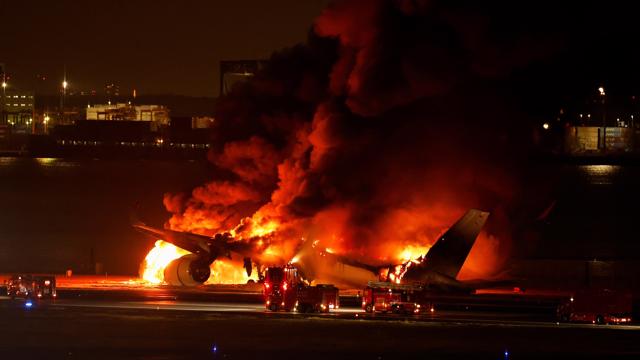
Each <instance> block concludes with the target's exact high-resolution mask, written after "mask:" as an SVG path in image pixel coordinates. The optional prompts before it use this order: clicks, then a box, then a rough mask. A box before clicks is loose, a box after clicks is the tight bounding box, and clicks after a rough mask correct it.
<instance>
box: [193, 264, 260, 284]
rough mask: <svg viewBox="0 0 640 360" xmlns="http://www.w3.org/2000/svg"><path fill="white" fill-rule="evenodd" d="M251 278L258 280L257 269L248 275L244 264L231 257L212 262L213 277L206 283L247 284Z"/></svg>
mask: <svg viewBox="0 0 640 360" xmlns="http://www.w3.org/2000/svg"><path fill="white" fill-rule="evenodd" d="M249 280H253V281H258V273H257V271H254V272H252V273H251V276H247V273H246V271H245V269H244V267H242V264H240V263H236V262H234V261H232V260H229V259H219V260H216V261H214V262H213V264H211V277H209V280H207V282H206V283H205V284H246V283H247V282H248V281H249Z"/></svg>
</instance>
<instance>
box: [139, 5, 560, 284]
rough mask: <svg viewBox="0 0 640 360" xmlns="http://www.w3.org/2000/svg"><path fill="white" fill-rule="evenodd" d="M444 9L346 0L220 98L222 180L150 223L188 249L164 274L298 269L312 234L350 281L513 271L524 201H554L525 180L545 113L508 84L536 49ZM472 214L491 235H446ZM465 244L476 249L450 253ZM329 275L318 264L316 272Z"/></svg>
mask: <svg viewBox="0 0 640 360" xmlns="http://www.w3.org/2000/svg"><path fill="white" fill-rule="evenodd" d="M431 4H432V2H430V1H391V0H381V1H375V2H370V1H354V0H345V1H339V2H335V3H332V4H331V5H330V6H329V7H328V8H327V9H326V10H325V11H324V12H323V13H322V15H320V16H319V18H318V19H317V20H316V21H315V23H314V28H313V31H311V32H310V34H309V38H308V41H307V42H306V43H305V44H300V45H297V46H294V47H292V48H289V49H284V50H282V51H280V52H277V53H275V54H274V55H273V56H272V57H271V59H270V60H269V61H268V62H267V63H265V65H264V68H263V69H262V70H261V71H259V72H257V73H256V74H255V76H253V77H252V79H251V81H247V82H244V83H242V84H238V86H236V87H235V88H234V89H233V91H231V92H230V93H228V94H226V95H225V96H223V97H221V98H220V99H219V100H218V101H217V103H216V114H215V117H216V125H215V126H216V128H215V131H214V137H215V138H214V139H213V141H212V146H211V149H210V152H209V154H208V160H209V161H210V163H211V166H212V168H213V169H214V170H213V171H212V172H213V173H215V174H216V176H215V179H212V180H211V181H209V182H207V183H205V184H202V185H200V186H197V187H196V188H194V189H192V190H191V191H190V192H185V193H168V194H165V196H164V199H163V203H164V206H165V208H166V210H167V211H168V212H169V213H170V218H169V219H168V220H167V222H166V224H165V227H166V228H167V230H158V229H153V228H150V227H148V226H146V225H140V226H138V229H139V230H141V231H143V232H146V233H147V234H148V235H151V236H152V237H153V239H154V240H158V239H162V240H164V241H167V242H170V243H173V244H175V245H176V246H177V247H179V248H181V249H184V250H187V251H188V252H189V253H188V254H183V253H180V254H177V253H175V249H172V250H171V249H169V250H170V251H172V252H173V255H171V256H168V257H162V256H160V257H159V258H161V259H165V260H164V261H165V262H166V261H167V260H166V259H171V260H168V261H169V263H170V264H171V265H170V266H169V264H165V266H164V267H163V266H160V268H163V270H162V271H161V272H162V274H161V275H162V277H163V281H165V282H167V283H173V284H198V283H203V282H205V281H206V279H207V278H208V275H210V273H211V272H212V270H211V269H212V266H213V267H215V266H216V264H223V263H227V264H228V263H229V262H230V261H231V262H233V263H234V264H237V266H235V267H234V268H238V269H243V268H244V269H245V273H246V269H247V268H250V267H253V269H255V268H256V267H257V268H259V267H260V266H259V264H265V265H271V264H273V265H284V264H286V262H287V261H290V260H292V259H293V260H295V258H296V253H297V252H298V251H297V249H299V247H300V244H301V243H302V241H301V239H302V238H304V239H308V241H307V242H305V244H306V246H307V247H310V246H311V245H310V244H313V242H314V241H315V240H319V241H320V242H319V244H322V246H320V245H318V247H317V249H318V250H319V249H320V248H321V247H326V248H328V249H330V250H328V251H319V252H322V253H325V256H324V258H325V259H330V258H336V259H340V261H338V263H337V265H336V266H335V267H336V268H338V267H341V266H342V267H344V268H347V269H350V271H349V272H350V273H351V275H353V276H351V275H348V276H346V277H347V279H345V280H346V282H349V278H351V279H353V281H352V282H357V283H358V284H359V285H358V286H361V284H362V282H363V281H364V280H365V279H370V278H372V277H376V276H377V272H378V271H379V270H378V269H381V268H382V269H386V270H385V271H386V274H387V276H388V277H389V280H391V281H398V279H401V280H402V279H404V280H409V279H423V280H425V279H434V280H433V281H437V282H439V283H449V284H450V285H451V286H452V287H461V286H460V285H461V284H459V283H458V282H459V280H458V279H462V278H466V279H470V278H487V277H490V276H492V275H494V274H495V273H497V272H498V271H500V270H502V269H500V267H501V266H502V265H503V264H504V263H505V262H506V259H507V258H508V254H509V253H510V251H511V244H512V242H511V236H512V234H514V233H515V231H517V229H519V225H520V224H521V223H525V222H526V219H527V217H529V214H528V212H529V211H528V210H520V209H522V208H524V206H521V205H522V204H523V203H524V204H525V205H526V208H527V209H529V208H530V209H535V208H536V207H538V205H539V204H537V203H538V202H540V203H544V204H545V206H546V204H548V201H547V199H545V198H544V196H539V197H536V198H535V199H530V196H527V191H528V192H529V193H534V192H532V191H530V187H525V186H523V184H524V183H525V179H526V178H527V176H525V175H526V172H525V166H524V164H526V163H525V162H523V161H522V159H526V158H527V155H528V154H529V151H530V149H531V148H533V145H534V140H535V139H534V138H533V137H532V135H531V132H530V131H529V130H530V129H529V128H528V126H529V121H531V119H528V118H526V117H524V116H523V115H522V113H521V112H520V111H519V110H518V109H514V108H513V106H511V105H510V104H513V101H511V98H510V96H512V95H513V92H511V91H510V90H509V89H510V88H509V84H511V83H510V82H508V81H507V82H506V83H502V81H503V80H504V79H508V78H509V72H510V71H512V70H515V69H519V68H520V67H521V66H525V65H526V63H527V61H528V58H527V54H528V52H527V51H526V50H527V48H528V47H529V46H528V44H521V43H511V42H507V43H504V44H503V43H500V46H497V47H496V44H494V43H493V42H492V34H493V32H491V31H490V29H492V24H485V22H483V21H467V20H466V19H467V17H466V15H465V12H464V11H461V10H460V9H458V8H457V7H450V6H449V5H448V4H447V3H446V2H441V3H440V5H439V6H432V5H431ZM354 20H357V21H354ZM485 26H486V28H485ZM476 28H477V29H476ZM443 44H446V46H443ZM503 55H504V56H503ZM498 59H499V60H500V61H511V60H513V61H514V64H510V66H506V65H505V66H501V69H504V71H503V72H501V73H499V74H498V73H496V72H494V71H493V68H492V67H491V66H490V65H491V62H492V61H494V60H498ZM515 59H517V61H515ZM536 61H537V60H536ZM536 127H537V125H536ZM536 186H537V185H536ZM540 193H542V192H540ZM467 209H491V210H492V215H491V219H490V220H489V221H488V223H487V225H486V227H485V228H484V229H483V231H482V232H481V234H480V235H478V240H477V241H476V242H475V245H474V246H473V249H472V250H471V251H469V248H471V244H473V240H472V239H475V235H477V232H475V231H480V230H479V228H478V229H476V228H475V227H474V228H473V229H474V232H469V233H468V234H467V233H466V232H463V233H461V234H462V235H455V236H453V237H452V234H454V233H449V235H445V236H444V237H441V236H440V235H441V234H442V233H443V232H444V231H445V230H447V228H448V227H449V226H451V224H453V223H455V222H456V220H458V217H459V216H461V215H462V214H463V213H464V212H465V211H466V210H467ZM514 210H515V211H514ZM531 212H534V211H531ZM470 214H471V215H469V214H468V215H466V216H469V217H471V218H472V219H474V220H473V221H476V220H477V219H481V218H483V219H484V220H486V213H483V212H480V211H472V212H471V213H470ZM483 214H485V215H483ZM464 219H465V218H464V217H463V218H462V219H461V220H460V221H466V220H464ZM484 220H482V221H480V222H482V223H484ZM478 221H479V220H478ZM480 227H482V226H480ZM456 228H457V226H454V227H453V228H452V229H456ZM451 231H453V230H451ZM194 234H199V235H194ZM474 234H475V235H474ZM472 235H473V236H472ZM456 237H458V238H460V239H466V240H465V241H467V240H468V242H464V241H460V242H459V243H457V244H458V245H457V246H460V248H457V247H454V245H449V243H451V241H450V240H451V239H454V238H456ZM436 240H437V241H436ZM453 243H454V244H455V243H456V242H453ZM303 247H304V246H303ZM429 247H431V249H430V250H429V251H428V252H427V251H426V250H427V248H429ZM411 249H412V250H417V249H420V252H419V253H415V252H413V251H411ZM169 250H168V249H165V250H164V251H169ZM332 252H333V255H335V256H332V254H331V253H332ZM403 253H405V254H403ZM467 255H468V256H467ZM267 256H271V257H272V258H273V261H274V263H269V261H270V260H269V259H264V257H267ZM229 257H231V258H232V260H228V259H229ZM443 259H444V260H443ZM465 259H467V260H466V261H465ZM307 261H309V260H307ZM150 262H151V261H150ZM278 262H280V263H278ZM463 263H464V266H463ZM300 264H301V266H304V265H306V262H305V263H304V264H303V263H302V262H300ZM362 264H366V265H365V266H357V265H362ZM389 264H400V265H396V266H394V267H392V268H391V269H390V270H389V266H388V265H389ZM473 264H475V265H478V266H476V267H475V268H474V269H473V270H474V271H473V274H471V275H469V274H470V272H469V268H471V267H472V266H471V265H473ZM461 267H462V269H461ZM320 268H322V266H319V267H317V268H313V269H311V268H310V269H305V270H306V272H307V273H308V274H307V275H308V276H309V277H310V278H313V277H314V275H318V274H316V273H318V272H319V269H320ZM167 269H172V270H171V271H169V270H167ZM165 270H166V271H165ZM351 270H352V271H351ZM314 271H315V272H316V273H314ZM155 273H156V275H157V273H158V272H157V271H156V272H155ZM165 273H166V274H165ZM235 273H236V272H234V274H235ZM250 273H251V276H255V273H256V271H252V272H250ZM175 274H177V275H175ZM165 275H166V276H165ZM326 275H327V276H328V277H330V278H336V277H340V276H341V275H340V273H339V272H337V273H335V274H333V273H331V272H329V274H326ZM334 275H335V276H334ZM463 275H464V276H463ZM234 277H236V276H235V275H234ZM158 278H159V276H156V281H157V280H158ZM319 278H321V277H319ZM336 282H337V281H336Z"/></svg>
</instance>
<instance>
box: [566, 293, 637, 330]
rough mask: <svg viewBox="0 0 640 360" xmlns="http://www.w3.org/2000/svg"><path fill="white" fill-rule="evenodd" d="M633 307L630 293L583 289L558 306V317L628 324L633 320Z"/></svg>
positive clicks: (575, 320) (590, 321)
mask: <svg viewBox="0 0 640 360" xmlns="http://www.w3.org/2000/svg"><path fill="white" fill-rule="evenodd" d="M632 307H633V303H632V297H631V294H630V293H625V292H618V291H612V290H607V289H589V290H582V291H578V292H576V293H575V294H574V295H573V296H571V297H570V298H569V299H567V301H565V302H563V303H561V304H560V306H558V319H559V320H560V321H571V322H588V323H593V324H628V323H630V322H631V320H632V319H631V313H632Z"/></svg>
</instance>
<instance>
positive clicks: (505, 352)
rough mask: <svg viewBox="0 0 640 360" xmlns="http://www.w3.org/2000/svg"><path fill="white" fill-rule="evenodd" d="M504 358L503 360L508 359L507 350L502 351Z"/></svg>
mask: <svg viewBox="0 0 640 360" xmlns="http://www.w3.org/2000/svg"><path fill="white" fill-rule="evenodd" d="M504 357H505V359H506V358H508V357H509V350H505V351H504Z"/></svg>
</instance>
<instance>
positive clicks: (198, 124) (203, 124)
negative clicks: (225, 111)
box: [191, 116, 215, 129]
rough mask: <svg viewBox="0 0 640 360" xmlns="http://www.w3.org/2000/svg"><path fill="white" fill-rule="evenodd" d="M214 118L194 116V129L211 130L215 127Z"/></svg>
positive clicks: (192, 121)
mask: <svg viewBox="0 0 640 360" xmlns="http://www.w3.org/2000/svg"><path fill="white" fill-rule="evenodd" d="M214 121H215V119H214V118H212V117H210V116H194V117H192V118H191V128H192V129H209V128H211V127H212V126H213V122H214Z"/></svg>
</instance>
